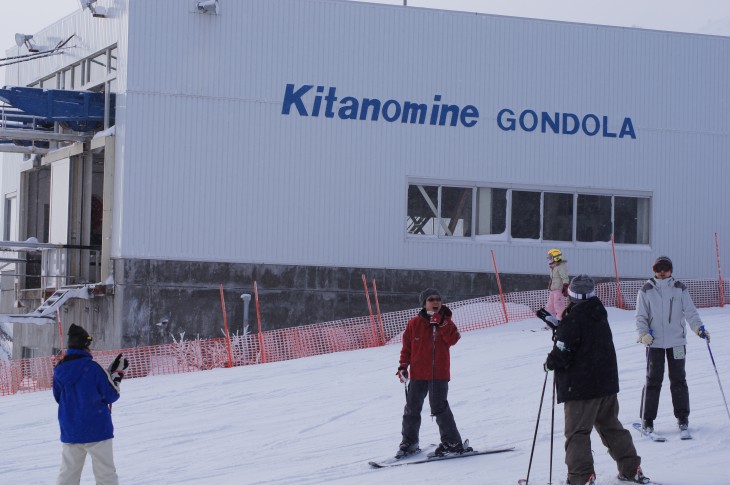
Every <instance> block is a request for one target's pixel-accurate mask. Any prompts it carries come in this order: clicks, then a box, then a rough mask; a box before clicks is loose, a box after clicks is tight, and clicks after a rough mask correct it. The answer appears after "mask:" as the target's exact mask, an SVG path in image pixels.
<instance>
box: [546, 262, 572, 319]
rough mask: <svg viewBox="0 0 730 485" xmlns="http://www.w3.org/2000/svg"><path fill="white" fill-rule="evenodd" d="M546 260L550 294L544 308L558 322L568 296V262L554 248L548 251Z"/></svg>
mask: <svg viewBox="0 0 730 485" xmlns="http://www.w3.org/2000/svg"><path fill="white" fill-rule="evenodd" d="M547 259H548V263H549V266H550V283H549V284H548V289H549V290H550V294H549V295H548V302H547V305H545V308H546V309H547V311H549V312H550V313H551V314H553V316H555V318H557V319H558V320H560V319H562V318H563V311H565V298H566V297H567V296H568V284H569V283H570V278H569V276H568V262H567V261H566V260H564V259H563V253H562V252H561V251H560V250H559V249H554V248H553V249H551V250H550V251H548V253H547Z"/></svg>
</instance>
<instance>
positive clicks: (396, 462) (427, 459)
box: [368, 442, 515, 468]
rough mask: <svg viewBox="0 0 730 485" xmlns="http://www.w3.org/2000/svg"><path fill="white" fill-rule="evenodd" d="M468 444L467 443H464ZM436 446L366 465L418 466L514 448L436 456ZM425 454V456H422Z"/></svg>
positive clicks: (375, 466)
mask: <svg viewBox="0 0 730 485" xmlns="http://www.w3.org/2000/svg"><path fill="white" fill-rule="evenodd" d="M465 443H467V444H468V442H465ZM435 448H436V445H430V446H429V447H427V448H426V449H425V450H418V451H416V452H415V453H411V454H410V455H408V456H405V457H403V458H400V459H398V458H388V459H385V460H381V461H371V462H368V464H369V465H370V466H371V467H373V468H388V467H394V466H402V465H418V464H421V463H431V462H432V461H443V460H452V459H454V458H466V457H468V456H477V455H492V454H495V453H505V452H507V451H512V450H514V449H515V448H514V446H511V447H501V448H488V449H486V450H472V451H465V452H464V453H447V454H445V455H436V454H435V453H434V450H435ZM424 454H425V455H424Z"/></svg>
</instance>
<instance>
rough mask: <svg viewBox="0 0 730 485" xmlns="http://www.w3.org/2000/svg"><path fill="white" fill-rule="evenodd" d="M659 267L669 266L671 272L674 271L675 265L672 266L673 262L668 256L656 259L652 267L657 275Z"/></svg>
mask: <svg viewBox="0 0 730 485" xmlns="http://www.w3.org/2000/svg"><path fill="white" fill-rule="evenodd" d="M658 266H659V267H661V266H669V271H674V265H673V264H672V260H671V259H669V257H668V256H659V257H658V258H656V261H654V264H652V265H651V269H652V270H653V271H654V272H655V273H656V272H657V267H658Z"/></svg>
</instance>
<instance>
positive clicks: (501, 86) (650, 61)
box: [113, 0, 730, 277]
mask: <svg viewBox="0 0 730 485" xmlns="http://www.w3.org/2000/svg"><path fill="white" fill-rule="evenodd" d="M191 4H192V2H180V1H178V0H155V1H154V2H150V1H142V0H130V10H129V33H128V34H129V53H128V58H127V61H126V63H125V62H124V61H120V65H125V64H126V66H127V72H126V74H127V76H128V78H127V79H128V82H127V84H126V87H127V92H126V96H122V97H120V103H121V106H118V116H119V117H118V127H117V137H118V139H117V147H118V148H117V150H118V153H117V170H118V173H117V175H118V176H117V181H116V183H117V187H116V189H117V190H116V195H115V196H116V197H117V201H116V203H115V220H114V235H115V240H114V248H113V255H114V256H117V257H125V258H135V257H136V258H155V259H181V260H200V261H230V262H263V263H278V264H305V265H331V266H350V267H352V266H354V267H357V266H364V267H386V268H415V269H435V270H456V271H489V270H490V269H491V260H490V257H489V250H490V249H493V250H494V251H495V254H496V256H497V258H498V262H499V265H500V270H502V271H504V272H510V273H542V272H544V271H545V259H544V255H545V251H546V250H547V249H549V248H550V247H552V246H553V245H555V244H554V243H524V242H515V243H505V242H476V241H457V240H448V241H447V240H443V239H441V240H421V239H413V238H407V237H406V235H405V219H406V190H407V182H408V179H409V177H413V178H418V179H423V180H433V181H449V182H465V183H484V184H498V185H499V186H509V185H510V184H513V185H517V186H523V185H526V186H534V187H543V188H548V187H552V186H557V187H570V188H575V189H577V188H581V191H590V190H598V191H605V192H609V193H611V192H614V191H617V190H630V191H640V192H642V193H650V194H652V197H653V212H652V215H653V224H652V241H651V245H650V246H649V247H642V248H634V247H622V248H619V249H618V259H619V270H620V272H621V273H622V275H624V276H644V275H646V274H647V273H648V268H649V266H650V262H651V261H653V259H654V257H656V256H657V255H658V254H659V253H666V254H669V255H670V256H672V257H674V259H675V260H676V264H675V266H676V270H677V273H678V275H679V276H680V277H713V276H714V275H715V274H716V272H715V271H716V266H715V259H714V244H713V243H714V241H712V235H713V232H714V231H718V232H719V233H720V238H721V241H723V242H725V244H727V241H730V226H729V225H727V224H723V223H722V216H723V215H724V214H726V213H727V208H728V207H730V200H729V196H728V191H727V189H726V185H727V181H728V180H730V177H728V175H730V174H729V169H728V164H727V153H729V152H730V137H729V133H728V125H727V119H728V117H727V113H728V112H729V111H730V99H728V96H729V95H728V91H727V89H726V80H727V79H728V77H729V76H728V74H729V72H728V71H729V70H730V67H729V66H730V62H728V61H729V60H730V39H727V38H719V37H707V36H698V35H687V34H672V33H665V32H654V31H643V30H633V29H623V28H610V27H599V26H592V25H579V24H568V23H559V22H548V21H537V20H527V19H516V18H506V17H496V16H487V15H473V14H465V13H454V12H443V11H433V10H423V9H415V8H402V7H393V6H383V5H369V4H358V3H354V2H349V1H338V0H306V1H304V0H276V1H272V0H247V1H245V2H238V1H221V13H220V15H217V16H213V15H201V14H197V13H195V12H194V9H193V6H192V5H191ZM121 45H122V42H120V47H121ZM126 54H127V53H126V50H122V49H120V56H125V55H126ZM122 77H123V76H122ZM287 83H294V84H296V85H297V86H301V85H303V84H314V85H322V86H325V89H326V88H327V87H329V86H336V87H337V91H338V97H342V96H347V95H351V96H355V97H358V98H363V97H375V98H380V99H382V100H387V99H396V100H401V101H403V100H412V101H417V102H423V103H430V102H431V101H432V100H433V96H434V95H435V94H440V95H442V96H443V102H445V103H453V104H458V105H460V106H464V105H467V104H473V105H475V106H477V107H478V108H479V113H480V117H479V122H478V124H477V125H476V126H475V127H473V128H465V127H455V128H451V127H433V126H426V125H424V126H417V125H408V124H406V125H402V124H400V123H387V122H385V121H383V120H381V121H378V122H369V121H344V120H339V119H336V118H335V119H328V118H324V117H316V118H315V117H301V116H298V115H296V114H292V115H289V116H285V115H282V114H281V110H282V98H283V95H284V88H285V85H286V84H287ZM505 107H507V108H512V109H513V110H515V111H521V110H523V109H528V108H529V109H534V110H536V111H538V112H540V111H548V112H571V113H577V114H580V115H582V114H586V113H595V114H597V115H599V116H602V115H605V116H608V117H609V119H610V120H611V121H612V122H613V123H617V124H619V126H620V122H621V120H623V118H624V117H631V119H632V120H633V122H634V124H635V128H636V132H637V139H636V140H631V139H620V140H619V139H605V138H602V137H600V136H596V137H588V136H585V135H573V136H569V135H555V134H542V133H538V132H533V133H524V132H504V131H502V130H500V129H499V128H498V127H497V125H496V121H495V118H496V114H497V112H498V111H499V110H500V109H501V108H505ZM617 127H618V126H613V128H614V131H615V129H616V128H617ZM560 247H561V248H562V249H563V250H564V252H565V253H566V255H567V257H568V259H569V260H570V262H571V263H570V266H571V272H573V273H577V272H587V273H591V274H594V275H601V276H609V275H611V274H612V273H613V260H612V258H611V254H610V247H609V245H608V244H603V243H592V244H577V245H575V244H567V245H560ZM726 247H727V246H726Z"/></svg>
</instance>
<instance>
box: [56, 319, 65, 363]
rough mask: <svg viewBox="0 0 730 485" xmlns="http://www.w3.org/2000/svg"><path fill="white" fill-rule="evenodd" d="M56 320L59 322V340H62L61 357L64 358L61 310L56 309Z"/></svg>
mask: <svg viewBox="0 0 730 485" xmlns="http://www.w3.org/2000/svg"><path fill="white" fill-rule="evenodd" d="M56 321H57V322H58V340H60V341H61V358H63V354H64V352H65V351H64V350H63V327H61V312H59V311H58V310H56Z"/></svg>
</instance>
